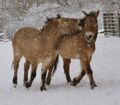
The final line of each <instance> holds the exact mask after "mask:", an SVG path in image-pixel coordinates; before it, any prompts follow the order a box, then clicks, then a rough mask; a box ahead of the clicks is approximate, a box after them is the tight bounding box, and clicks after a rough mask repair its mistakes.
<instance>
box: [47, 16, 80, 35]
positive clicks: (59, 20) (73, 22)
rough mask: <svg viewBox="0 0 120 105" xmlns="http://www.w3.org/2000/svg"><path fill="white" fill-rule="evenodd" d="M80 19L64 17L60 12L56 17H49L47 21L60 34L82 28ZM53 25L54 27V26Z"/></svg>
mask: <svg viewBox="0 0 120 105" xmlns="http://www.w3.org/2000/svg"><path fill="white" fill-rule="evenodd" d="M79 24H80V20H79V19H72V18H64V17H61V16H60V15H59V14H58V15H57V17H55V18H50V19H49V18H48V20H47V21H46V26H48V27H49V28H50V29H54V30H56V31H57V32H59V34H71V33H74V32H76V31H79V30H80V26H79ZM52 27H53V28H52Z"/></svg>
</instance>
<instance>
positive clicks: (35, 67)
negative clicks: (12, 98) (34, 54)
mask: <svg viewBox="0 0 120 105" xmlns="http://www.w3.org/2000/svg"><path fill="white" fill-rule="evenodd" d="M31 66H32V71H31V77H30V81H29V82H27V83H26V87H27V88H29V87H31V85H32V82H33V80H34V78H35V77H36V69H37V63H35V62H34V63H32V64H31Z"/></svg>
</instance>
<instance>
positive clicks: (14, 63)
mask: <svg viewBox="0 0 120 105" xmlns="http://www.w3.org/2000/svg"><path fill="white" fill-rule="evenodd" d="M20 59H21V56H20V55H19V54H18V55H16V56H14V61H13V65H14V76H13V84H14V85H15V86H14V87H16V85H17V72H18V67H19V62H20Z"/></svg>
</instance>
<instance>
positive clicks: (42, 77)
mask: <svg viewBox="0 0 120 105" xmlns="http://www.w3.org/2000/svg"><path fill="white" fill-rule="evenodd" d="M46 74H47V69H46V70H45V69H42V75H41V80H42V85H41V87H40V90H41V91H43V90H46V86H45V82H46Z"/></svg>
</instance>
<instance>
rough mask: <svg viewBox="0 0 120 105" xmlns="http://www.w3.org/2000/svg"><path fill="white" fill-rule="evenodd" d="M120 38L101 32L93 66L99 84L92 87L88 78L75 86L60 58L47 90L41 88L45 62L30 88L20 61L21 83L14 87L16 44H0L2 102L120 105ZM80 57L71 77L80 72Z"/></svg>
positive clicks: (5, 104)
mask: <svg viewBox="0 0 120 105" xmlns="http://www.w3.org/2000/svg"><path fill="white" fill-rule="evenodd" d="M119 45H120V38H118V37H104V36H103V35H99V37H98V39H97V42H96V51H95V53H94V55H93V58H92V62H91V66H92V69H93V73H94V78H95V81H96V83H97V85H98V87H96V88H95V89H94V90H91V89H90V86H89V80H88V77H87V76H85V77H84V78H83V79H82V81H81V82H80V83H79V84H78V85H77V86H76V87H72V86H70V85H69V84H67V83H66V80H65V76H64V72H63V69H62V59H61V58H60V61H59V65H58V70H57V71H56V73H55V75H54V78H53V80H52V83H51V86H47V91H43V92H41V91H40V85H41V80H40V78H41V70H40V68H41V65H39V66H38V70H37V76H36V78H35V80H34V82H33V85H32V87H31V88H30V89H26V88H25V87H24V86H23V63H24V59H22V60H21V62H20V68H19V71H18V85H17V87H16V88H14V87H13V84H12V77H13V71H12V70H11V64H12V59H13V58H12V44H11V42H6V43H0V51H1V52H0V58H1V62H0V63H1V64H0V105H120V99H119V97H120V66H119V65H120V64H119V61H120V53H119V52H120V47H119ZM79 69H80V66H79V60H72V64H71V70H70V72H71V76H72V78H73V77H75V76H77V75H78V74H79V72H80V70H79Z"/></svg>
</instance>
